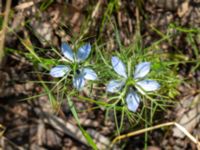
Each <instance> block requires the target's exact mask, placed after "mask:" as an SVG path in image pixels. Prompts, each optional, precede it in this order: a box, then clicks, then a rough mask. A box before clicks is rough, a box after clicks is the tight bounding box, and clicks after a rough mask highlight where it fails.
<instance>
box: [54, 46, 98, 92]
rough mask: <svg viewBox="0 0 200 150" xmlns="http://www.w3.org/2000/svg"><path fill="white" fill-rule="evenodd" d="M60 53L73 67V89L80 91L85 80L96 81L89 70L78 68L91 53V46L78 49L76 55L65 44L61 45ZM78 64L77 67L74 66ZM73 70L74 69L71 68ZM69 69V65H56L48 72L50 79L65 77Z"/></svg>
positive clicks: (95, 77) (94, 74)
mask: <svg viewBox="0 0 200 150" xmlns="http://www.w3.org/2000/svg"><path fill="white" fill-rule="evenodd" d="M61 51H62V53H63V55H64V56H65V57H66V58H67V59H68V60H69V61H70V62H71V63H72V64H74V66H75V70H74V71H73V72H74V75H73V87H74V88H76V89H77V90H79V91H80V90H82V88H83V87H84V85H85V80H97V74H96V73H95V71H94V70H92V69H91V68H88V67H87V68H86V67H80V63H81V62H83V61H85V60H86V59H87V58H88V56H89V54H90V51H91V45H90V44H85V45H83V46H82V47H80V48H79V49H78V51H77V53H74V52H73V51H72V49H71V48H70V47H69V45H68V44H67V43H62V45H61ZM76 64H78V65H76ZM72 68H73V69H74V67H72ZM71 70H72V69H71V67H70V66H69V65H58V66H56V67H53V68H52V69H51V70H50V75H51V76H52V77H55V78H58V77H63V76H67V75H68V74H69V73H70V71H71Z"/></svg>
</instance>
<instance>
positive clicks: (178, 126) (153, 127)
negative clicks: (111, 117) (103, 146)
mask: <svg viewBox="0 0 200 150" xmlns="http://www.w3.org/2000/svg"><path fill="white" fill-rule="evenodd" d="M172 125H175V126H176V127H177V128H178V129H179V130H180V131H182V132H183V133H184V134H185V135H186V136H187V137H188V138H189V139H190V140H191V141H192V142H193V143H195V144H196V146H197V149H198V150H200V142H199V141H198V140H197V139H196V138H195V137H194V136H192V135H191V134H190V133H189V132H188V131H187V130H186V129H185V128H184V127H183V126H181V125H180V124H178V123H176V122H167V123H163V124H159V125H156V126H152V127H149V128H145V129H141V130H137V131H134V132H130V133H127V134H123V135H120V136H117V137H116V138H115V139H114V140H113V141H112V144H114V143H116V142H117V141H120V140H122V139H125V138H128V137H131V136H136V135H139V134H142V133H145V132H148V131H152V130H155V129H159V128H162V127H167V126H172Z"/></svg>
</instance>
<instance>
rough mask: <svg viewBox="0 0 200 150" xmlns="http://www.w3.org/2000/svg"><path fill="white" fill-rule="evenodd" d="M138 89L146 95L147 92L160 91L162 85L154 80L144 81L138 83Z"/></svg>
mask: <svg viewBox="0 0 200 150" xmlns="http://www.w3.org/2000/svg"><path fill="white" fill-rule="evenodd" d="M137 86H139V87H137ZM136 88H137V89H138V91H139V92H140V93H142V94H145V92H151V91H156V90H158V89H159V88H160V84H159V83H158V82H157V81H154V80H142V81H138V82H137V83H136Z"/></svg>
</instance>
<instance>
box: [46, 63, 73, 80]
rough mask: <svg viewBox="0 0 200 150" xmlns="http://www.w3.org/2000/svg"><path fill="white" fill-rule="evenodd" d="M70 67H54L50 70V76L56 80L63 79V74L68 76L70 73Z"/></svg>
mask: <svg viewBox="0 0 200 150" xmlns="http://www.w3.org/2000/svg"><path fill="white" fill-rule="evenodd" d="M70 70H71V69H70V67H68V66H64V65H58V66H56V67H53V68H52V69H51V70H50V75H51V76H52V77H55V78H58V77H63V76H64V75H65V74H68V73H69V72H70Z"/></svg>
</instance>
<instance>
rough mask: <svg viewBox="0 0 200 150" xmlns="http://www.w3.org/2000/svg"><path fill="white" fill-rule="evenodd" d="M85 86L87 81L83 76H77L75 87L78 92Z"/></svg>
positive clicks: (74, 81) (74, 80)
mask: <svg viewBox="0 0 200 150" xmlns="http://www.w3.org/2000/svg"><path fill="white" fill-rule="evenodd" d="M84 85H85V79H84V76H83V75H82V74H78V75H75V77H74V78H73V86H74V88H76V89H77V90H78V91H81V90H82V88H83V87H84Z"/></svg>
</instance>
